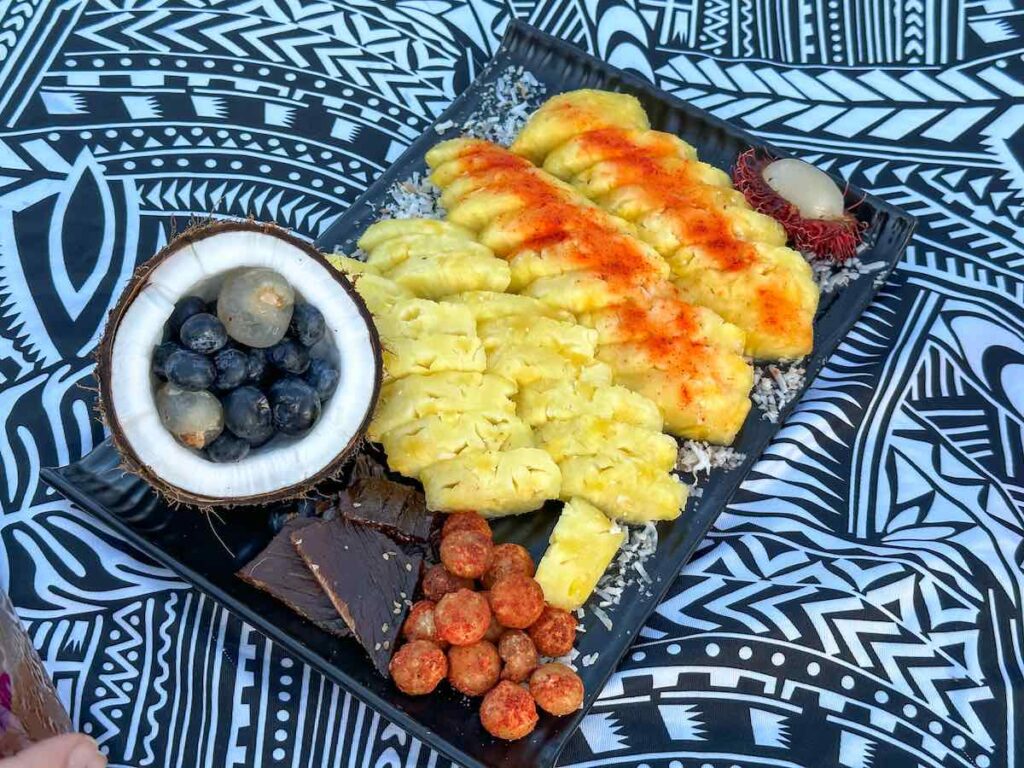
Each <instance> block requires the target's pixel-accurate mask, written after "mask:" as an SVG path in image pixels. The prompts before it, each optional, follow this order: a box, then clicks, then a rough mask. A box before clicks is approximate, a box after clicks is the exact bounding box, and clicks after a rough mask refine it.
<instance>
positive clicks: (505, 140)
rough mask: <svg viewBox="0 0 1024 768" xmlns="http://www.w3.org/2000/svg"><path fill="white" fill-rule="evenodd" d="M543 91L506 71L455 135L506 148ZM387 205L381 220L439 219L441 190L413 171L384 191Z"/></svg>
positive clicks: (440, 129)
mask: <svg viewBox="0 0 1024 768" xmlns="http://www.w3.org/2000/svg"><path fill="white" fill-rule="evenodd" d="M545 91H546V89H545V87H544V86H543V85H542V84H541V83H540V81H539V80H537V78H536V77H534V76H533V74H531V73H530V72H527V71H525V70H524V69H523V68H522V67H512V68H509V69H508V70H507V71H506V72H505V73H504V74H502V75H501V76H500V77H499V78H498V80H497V81H496V82H495V84H494V90H493V91H491V92H490V93H488V94H487V95H486V96H485V97H484V99H483V100H482V101H481V103H480V106H479V108H478V109H477V110H476V111H475V112H474V113H473V114H472V115H471V116H470V118H469V119H468V120H466V122H464V123H463V124H462V125H461V126H460V127H459V133H460V134H461V135H466V136H475V137H476V138H480V139H487V140H488V141H493V142H494V143H495V144H500V145H501V146H503V147H507V146H508V145H509V144H511V143H512V141H513V140H514V139H515V137H516V135H517V134H518V133H519V131H520V130H521V129H522V127H523V126H524V125H525V124H526V120H527V118H528V117H529V116H530V114H531V113H532V112H533V111H534V110H535V109H536V108H537V107H539V106H540V103H541V101H543V97H544V93H545ZM454 127H456V123H455V122H453V121H452V120H445V121H444V122H442V123H438V124H437V125H435V126H434V130H435V131H436V132H437V133H438V134H442V133H445V132H447V131H449V130H451V129H452V128H454ZM388 197H389V198H390V199H389V200H388V202H386V203H384V205H383V206H382V207H381V210H380V215H381V218H384V219H408V218H417V219H443V218H444V215H445V210H444V208H443V207H442V206H441V202H440V198H441V190H439V189H438V188H437V187H436V186H434V184H433V182H431V181H430V178H429V177H428V175H427V174H425V173H421V172H419V171H417V172H416V173H414V174H413V175H412V176H410V177H409V178H408V179H405V180H403V181H399V182H397V183H395V184H393V185H392V186H391V188H390V189H389V190H388Z"/></svg>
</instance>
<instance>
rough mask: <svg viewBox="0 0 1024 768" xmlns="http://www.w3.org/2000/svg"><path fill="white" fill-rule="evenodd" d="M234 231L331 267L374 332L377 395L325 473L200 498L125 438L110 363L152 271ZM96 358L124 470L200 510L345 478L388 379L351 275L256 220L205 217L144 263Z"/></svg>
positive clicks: (302, 492)
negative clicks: (266, 488) (279, 243)
mask: <svg viewBox="0 0 1024 768" xmlns="http://www.w3.org/2000/svg"><path fill="white" fill-rule="evenodd" d="M232 231H255V232H261V233H263V234H266V235H270V236H272V237H277V238H279V239H281V240H284V241H286V242H287V243H289V244H291V245H294V246H295V247H296V248H299V249H300V250H301V251H302V252H303V253H305V254H306V256H308V257H309V258H311V259H313V260H314V261H316V262H318V263H320V264H322V265H323V266H324V267H326V268H327V271H328V273H329V274H330V275H332V276H333V278H334V280H335V282H336V283H337V284H338V287H339V289H341V290H343V291H345V292H346V293H347V294H348V296H349V297H350V298H351V299H352V300H353V301H354V302H355V305H356V308H357V309H358V310H359V313H360V314H361V315H362V317H363V319H364V320H365V322H366V325H367V327H368V328H369V331H370V340H371V343H372V344H373V355H374V361H375V368H376V376H375V380H374V385H373V395H372V397H371V400H370V407H369V408H367V412H366V414H365V415H364V417H363V421H362V422H361V424H360V426H359V429H358V430H356V432H355V434H354V435H353V436H352V437H351V438H350V439H349V441H348V443H346V444H345V445H344V446H343V447H341V448H340V449H339V451H338V453H337V454H335V456H334V458H333V459H332V460H331V461H330V462H328V463H327V464H326V465H325V466H324V467H323V469H321V470H320V471H319V472H317V473H316V474H314V475H312V476H310V477H303V478H300V479H299V480H297V481H296V482H295V483H292V484H289V485H287V486H285V487H282V488H280V489H278V490H276V491H273V492H271V493H267V494H258V495H252V496H240V497H232V498H222V497H212V496H201V495H197V494H193V493H191V492H189V491H186V490H185V489H182V488H178V487H176V486H173V485H170V484H169V483H167V482H166V481H164V480H163V479H162V478H161V477H160V476H159V474H158V473H157V471H156V470H155V469H154V468H153V467H150V466H149V465H147V464H145V463H143V462H142V461H141V460H140V459H139V457H138V455H137V454H136V453H135V450H134V449H133V447H132V445H131V443H130V442H129V441H128V440H127V438H126V437H125V435H124V430H123V429H122V427H121V425H120V423H119V422H118V419H117V413H116V412H115V410H114V408H113V406H112V405H111V403H112V402H113V399H112V398H111V397H110V392H111V388H112V384H113V382H112V370H111V364H112V356H113V348H114V339H115V337H116V335H117V331H118V328H119V327H120V324H121V321H122V319H123V318H124V315H125V313H126V312H127V310H128V307H130V306H131V305H132V302H134V301H135V299H136V298H138V296H139V294H140V293H141V291H142V290H143V289H144V288H145V287H146V286H147V285H148V284H149V280H148V278H149V275H150V273H151V272H152V271H153V270H154V269H156V267H157V266H159V265H160V264H162V263H163V262H164V261H166V260H167V259H169V258H171V257H172V256H173V255H174V254H176V253H177V252H178V251H180V250H181V249H182V248H185V247H188V246H191V245H193V244H195V243H196V242H198V241H200V240H204V239H206V238H208V237H212V236H213V235H218V234H221V233H224V232H232ZM95 357H96V380H97V384H98V397H97V399H96V408H97V411H98V414H99V417H100V419H101V420H102V421H103V423H104V424H106V426H107V428H108V429H109V430H110V437H111V442H112V443H113V445H114V447H115V449H116V450H117V452H118V454H119V456H120V458H121V466H122V468H123V469H124V471H126V472H129V473H131V474H133V475H136V476H138V477H141V478H142V479H143V480H145V481H146V483H148V484H149V485H150V486H151V487H153V488H154V489H155V490H156V491H157V493H159V494H160V495H161V496H162V497H163V498H165V499H166V500H167V501H168V502H170V503H171V504H173V505H175V506H177V505H184V506H190V507H196V508H198V509H200V510H204V511H209V510H212V509H215V508H231V507H238V506H264V505H267V504H273V503H276V502H280V501H286V500H289V499H300V498H305V497H307V496H308V495H309V494H310V493H311V492H312V491H313V490H314V489H315V488H316V486H318V485H319V484H321V483H323V482H325V481H328V480H333V479H336V478H338V477H340V476H341V475H342V474H343V473H344V472H345V469H346V467H347V465H348V460H349V459H350V458H351V457H352V456H354V455H355V454H356V453H357V452H358V450H359V449H360V448H361V447H362V445H363V442H364V438H363V435H364V434H365V432H366V428H367V427H368V425H369V423H370V419H371V417H372V416H373V407H374V405H375V404H376V402H377V398H378V396H379V394H380V387H381V382H382V378H383V360H382V357H381V346H380V339H379V337H378V336H377V329H376V326H375V325H374V323H373V318H372V316H371V314H370V311H369V310H368V309H367V308H366V305H365V304H364V303H363V300H362V298H361V297H360V296H359V294H358V293H357V292H356V290H355V288H354V287H353V284H352V282H351V281H350V280H349V279H348V277H347V276H346V275H344V274H343V273H341V272H340V271H338V270H336V269H334V268H333V267H332V266H331V265H330V263H329V262H328V261H327V259H326V258H324V256H323V255H322V254H321V253H320V252H319V251H318V250H317V249H316V248H314V247H313V246H312V245H311V244H310V243H308V242H306V241H305V240H302V239H301V238H299V237H296V236H295V235H294V234H292V233H291V232H290V231H288V230H287V229H284V228H283V227H280V226H278V225H277V224H273V223H270V222H258V221H255V220H253V219H245V220H243V219H219V220H218V219H206V220H202V221H193V222H192V223H191V224H190V226H189V227H188V228H187V229H185V230H184V231H182V232H181V233H179V234H177V235H176V236H175V237H174V238H173V239H172V240H171V241H170V242H169V243H167V245H165V246H164V247H163V248H161V249H160V251H158V252H157V253H156V255H154V256H153V257H152V258H150V259H148V260H147V261H145V262H143V263H142V264H140V265H139V266H138V267H137V268H136V270H135V272H134V273H133V274H132V277H131V279H129V281H128V284H127V286H126V287H125V289H124V292H123V293H122V294H121V297H120V298H119V299H118V302H117V304H116V305H115V306H114V308H113V309H111V310H110V313H109V315H108V317H107V323H106V326H105V328H104V330H103V337H102V338H101V340H100V343H99V346H98V347H97V348H96V353H95ZM225 466H230V465H225Z"/></svg>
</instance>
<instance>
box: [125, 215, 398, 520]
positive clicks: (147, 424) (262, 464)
mask: <svg viewBox="0 0 1024 768" xmlns="http://www.w3.org/2000/svg"><path fill="white" fill-rule="evenodd" d="M252 267H266V268H268V269H272V270H274V271H276V272H278V273H279V274H281V275H282V276H283V277H284V278H285V279H286V280H288V282H289V283H291V285H292V288H293V289H294V290H295V293H296V300H297V301H298V300H300V299H301V300H302V301H306V302H308V303H310V304H312V305H313V306H314V307H316V308H317V309H319V310H320V311H321V312H322V313H323V316H324V320H325V324H326V333H325V338H324V339H323V340H321V341H320V342H319V343H318V346H317V347H316V348H314V354H316V353H318V352H322V353H323V354H322V356H327V357H329V358H331V359H332V360H333V362H334V363H336V364H337V365H338V370H339V372H340V380H339V382H338V388H337V390H336V391H335V393H334V395H333V396H332V397H331V398H330V399H328V400H327V401H326V402H325V403H324V404H323V410H322V412H321V414H320V418H319V419H318V420H317V422H316V423H315V424H314V425H313V427H312V429H311V430H310V431H309V432H307V433H305V434H304V435H301V436H298V437H287V436H284V435H278V436H276V437H275V438H274V439H273V440H271V441H270V442H269V443H267V444H266V445H263V446H260V447H259V448H258V449H255V450H253V451H252V452H250V453H249V455H248V456H247V457H246V458H244V459H242V460H241V461H239V462H236V463H222V464H221V463H215V462H212V461H209V460H207V459H205V458H203V457H202V456H200V455H198V454H197V453H194V452H193V451H191V450H189V449H188V448H186V447H184V446H183V445H181V444H180V443H178V442H177V441H176V440H175V439H174V437H173V436H172V435H171V434H170V433H169V432H168V431H167V429H166V428H165V427H164V426H163V424H162V423H161V421H160V417H159V415H158V414H157V408H156V398H155V394H156V389H157V387H158V386H159V384H160V382H159V381H158V380H157V379H156V378H155V377H154V376H153V375H152V373H151V368H152V358H153V352H154V349H155V347H156V346H157V345H158V344H159V343H160V342H161V340H162V334H163V330H164V324H165V323H166V322H167V319H168V318H169V317H170V314H171V311H172V310H173V309H174V304H175V302H176V301H178V300H179V299H180V298H181V297H183V296H187V295H192V294H195V295H199V296H202V297H203V298H204V299H207V300H209V299H212V298H214V297H215V296H216V295H217V291H218V290H219V288H220V284H221V283H222V282H223V280H224V278H225V276H226V275H227V274H228V273H229V272H231V271H232V270H236V269H243V268H252ZM329 269H330V268H329V267H327V266H326V265H325V264H322V263H319V262H317V261H316V260H314V259H312V258H310V257H309V255H308V254H306V253H305V252H303V251H302V250H301V249H300V248H298V247H296V246H295V245H293V244H292V243H290V242H287V241H286V240H283V239H281V238H279V237H275V236H274V235H273V234H269V233H266V232H259V231H250V230H228V231H223V232H219V233H216V234H212V235H210V236H209V237H207V238H205V239H201V240H197V241H195V242H193V243H192V244H189V245H185V246H183V247H182V248H180V249H179V250H178V251H177V252H175V253H173V254H172V255H170V256H169V257H167V258H166V259H165V260H164V261H163V262H162V263H161V264H159V265H158V266H157V267H156V268H155V269H154V270H153V271H152V272H151V273H150V274H149V275H148V277H147V283H148V284H147V285H146V287H145V288H143V289H142V290H141V292H140V293H139V295H138V296H137V297H136V299H135V300H134V301H133V302H132V304H131V305H130V306H129V307H128V309H127V310H126V311H125V313H124V315H123V318H122V320H121V323H120V324H119V327H118V329H117V331H116V334H115V337H114V342H113V351H112V354H111V361H110V362H111V372H110V392H109V398H110V403H111V404H112V406H113V409H114V414H115V416H116V419H117V423H118V425H119V426H120V429H121V432H122V436H123V438H124V439H125V440H126V441H127V442H128V443H129V444H130V446H131V448H132V450H133V451H134V452H135V454H136V456H137V458H138V460H139V461H140V462H141V463H142V464H144V465H146V466H148V467H149V468H150V470H151V471H152V472H153V473H154V474H155V475H157V476H158V477H159V478H160V479H161V480H162V481H163V482H165V483H167V484H168V485H170V486H173V487H174V488H177V489H180V490H183V491H185V492H187V493H189V494H192V495H194V496H201V497H208V498H211V499H224V500H230V499H240V498H246V497H251V496H262V495H266V494H270V493H273V492H275V491H280V490H281V489H284V488H288V487H290V486H293V485H301V484H302V483H303V482H304V481H307V480H308V479H309V478H311V477H314V476H315V475H317V474H318V473H319V472H321V471H322V470H324V469H325V468H326V467H327V466H328V465H329V464H331V463H332V462H333V461H334V460H335V459H337V457H338V455H339V454H340V453H342V452H343V451H344V450H345V449H346V448H347V447H348V446H349V443H350V441H351V440H352V438H353V437H354V436H355V435H356V434H357V433H358V432H359V430H360V428H361V426H362V424H363V422H364V419H365V418H366V416H367V414H368V413H369V412H370V410H371V409H372V407H373V399H374V396H375V392H376V380H377V376H378V373H377V358H376V354H375V351H374V342H373V337H372V336H371V334H370V330H369V328H368V326H367V320H366V318H365V316H364V315H363V314H362V313H361V312H360V309H359V307H358V306H357V305H356V303H355V301H354V300H353V299H352V297H351V296H350V294H349V293H348V292H347V291H345V290H344V289H343V288H342V287H341V286H340V285H338V283H337V281H336V279H335V277H334V276H333V275H332V274H330V272H329Z"/></svg>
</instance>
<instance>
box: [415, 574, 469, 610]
mask: <svg viewBox="0 0 1024 768" xmlns="http://www.w3.org/2000/svg"><path fill="white" fill-rule="evenodd" d="M420 587H421V589H422V590H423V596H424V597H425V598H427V600H433V601H434V602H435V603H436V602H437V601H438V600H440V599H441V598H442V597H444V596H445V595H447V594H448V593H449V592H456V591H458V590H460V589H472V587H473V581H472V579H464V578H462V577H461V576H455V575H454V574H451V573H449V572H448V570H447V569H446V568H445V567H444V566H443V565H431V566H429V567H428V568H427V570H426V572H425V573H424V574H423V582H422V584H421V585H420Z"/></svg>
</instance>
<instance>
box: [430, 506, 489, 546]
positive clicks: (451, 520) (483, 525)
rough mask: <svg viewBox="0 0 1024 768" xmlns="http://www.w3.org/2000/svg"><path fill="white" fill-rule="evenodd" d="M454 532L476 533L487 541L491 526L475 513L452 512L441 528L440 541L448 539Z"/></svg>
mask: <svg viewBox="0 0 1024 768" xmlns="http://www.w3.org/2000/svg"><path fill="white" fill-rule="evenodd" d="M456 531H477V532H478V533H482V534H484V535H485V536H486V537H487V538H488V539H490V538H491V537H492V534H491V526H490V524H489V523H488V522H487V521H486V520H484V519H483V518H482V517H480V515H478V514H477V513H476V512H452V513H451V514H450V515H448V518H447V519H446V520H445V521H444V527H443V528H441V540H442V541H443V540H444V539H446V538H448V536H449V535H451V534H453V533H455V532H456Z"/></svg>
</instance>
